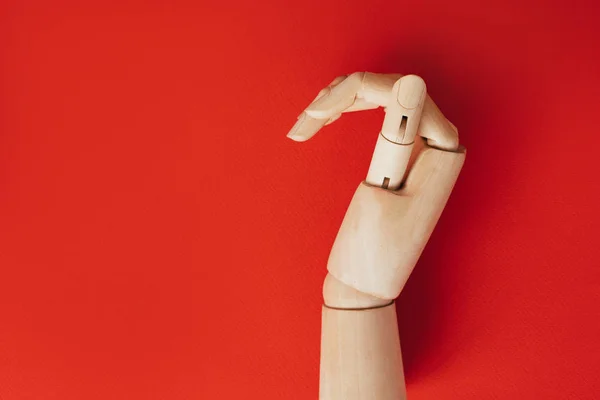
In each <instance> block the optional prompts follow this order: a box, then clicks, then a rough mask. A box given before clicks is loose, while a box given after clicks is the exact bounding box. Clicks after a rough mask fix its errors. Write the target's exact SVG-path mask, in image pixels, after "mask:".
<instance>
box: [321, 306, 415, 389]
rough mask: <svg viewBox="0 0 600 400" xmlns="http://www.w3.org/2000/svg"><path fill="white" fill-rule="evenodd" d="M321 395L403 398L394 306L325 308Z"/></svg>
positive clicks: (401, 369) (402, 381)
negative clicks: (349, 308) (359, 308)
mask: <svg viewBox="0 0 600 400" xmlns="http://www.w3.org/2000/svg"><path fill="white" fill-rule="evenodd" d="M319 393H320V395H319V399H320V400H403V399H405V398H406V392H405V389H404V371H403V367H402V355H401V353H400V338H399V336H398V322H397V319H396V307H395V304H394V303H392V304H390V305H388V306H385V307H380V308H374V309H369V310H338V309H332V308H328V307H325V306H324V307H323V315H322V333H321V384H320V391H319Z"/></svg>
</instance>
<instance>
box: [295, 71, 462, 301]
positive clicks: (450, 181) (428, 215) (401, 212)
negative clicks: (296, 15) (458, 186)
mask: <svg viewBox="0 0 600 400" xmlns="http://www.w3.org/2000/svg"><path fill="white" fill-rule="evenodd" d="M403 82H404V83H403ZM402 85H404V86H402ZM419 85H422V86H419ZM402 89H404V91H402ZM421 89H422V90H421ZM395 99H398V101H397V102H395V101H394V100H395ZM419 99H421V100H420V101H419ZM411 102H412V103H413V104H412V106H405V105H406V104H408V103H411ZM379 106H382V107H385V109H386V120H385V121H384V124H383V128H382V133H381V135H380V137H379V141H378V145H377V147H376V150H375V154H374V157H373V161H372V163H371V169H370V170H369V174H368V176H367V181H366V182H363V183H361V184H360V185H359V187H358V189H357V190H356V193H355V194H354V197H353V199H352V201H351V203H350V206H349V208H348V211H347V213H346V216H345V218H344V221H343V223H342V225H341V227H340V230H339V233H338V235H337V238H336V240H335V243H334V245H333V248H332V251H331V255H330V257H329V262H328V266H327V269H328V271H329V274H330V275H329V276H328V277H327V279H326V281H325V285H324V296H325V302H326V304H327V305H331V306H334V307H340V308H363V307H364V308H368V307H370V306H380V305H382V304H389V302H390V301H392V300H393V299H395V298H396V297H397V296H398V294H399V293H400V291H401V290H402V288H403V287H404V284H405V283H406V281H407V279H408V277H409V275H410V273H411V272H412V270H413V268H414V266H415V264H416V262H417V260H418V258H419V256H420V254H421V252H422V251H423V248H424V247H425V245H426V243H427V240H428V239H429V237H430V235H431V233H432V231H433V228H434V227H435V224H436V223H437V220H438V218H439V217H440V214H441V212H442V210H443V208H444V206H445V204H446V201H447V200H448V197H449V196H450V193H451V191H452V188H453V186H454V183H455V182H456V179H457V177H458V174H459V173H460V170H461V168H462V165H463V163H464V159H465V153H466V152H465V149H464V148H462V147H459V145H458V132H457V130H456V127H454V125H453V124H452V123H450V121H448V120H447V119H446V118H445V117H444V115H443V114H442V113H441V111H440V110H439V109H438V108H437V106H436V105H435V103H434V102H433V101H432V100H431V98H430V97H429V96H426V94H425V86H424V83H423V82H422V80H421V79H420V78H418V77H415V76H414V75H413V76H405V77H402V75H399V74H389V75H384V74H372V73H366V72H360V73H353V74H351V75H349V76H347V77H346V76H343V77H338V78H336V79H335V80H334V81H333V82H332V83H331V84H330V85H329V86H328V87H327V88H325V89H323V90H322V91H321V92H320V93H319V95H318V96H317V97H316V98H315V100H314V101H313V102H312V103H311V104H310V105H309V106H308V107H307V108H306V110H305V111H304V112H303V113H302V114H301V115H300V116H299V117H298V122H297V123H296V124H295V125H294V127H293V128H292V130H291V131H290V133H289V134H288V137H290V138H291V139H293V140H295V141H299V142H302V141H305V140H308V139H309V138H311V137H312V136H314V134H315V133H316V132H318V131H319V130H320V129H321V128H322V127H323V126H325V125H327V124H330V123H331V122H333V121H335V120H336V119H338V118H339V117H340V116H341V114H342V113H343V112H351V111H360V110H367V109H373V108H377V107H379ZM407 116H408V117H407ZM405 118H407V121H405V120H404V119H405ZM401 121H404V122H401ZM415 121H416V122H415ZM403 124H404V125H403ZM415 134H418V135H419V136H421V137H423V138H426V139H427V143H426V144H425V146H424V150H423V151H422V152H421V153H420V154H419V155H418V157H417V160H416V161H415V163H414V165H413V167H412V169H411V170H410V171H408V172H406V165H407V164H408V157H409V156H410V153H411V151H412V144H413V142H414V137H415ZM380 142H381V144H382V147H381V148H382V149H383V150H379V152H378V149H380V147H379V146H380ZM389 143H392V145H390V144H389ZM385 146H392V149H391V150H386V148H384V147H385ZM400 158H405V159H404V160H401V161H398V159H400ZM382 160H383V161H382ZM394 163H395V164H398V165H394ZM386 169H387V170H386ZM389 169H395V171H393V172H390V171H388V170H389ZM382 170H383V171H382ZM383 176H385V179H384V180H383V182H382V181H381V179H380V178H381V177H383ZM389 176H392V182H396V185H391V186H390V187H388V186H387V185H388V184H389V181H390V179H389V178H387V177H389ZM394 176H395V178H394ZM405 176H406V178H404V177H405ZM386 180H387V182H386ZM382 187H383V188H382ZM386 189H394V190H386Z"/></svg>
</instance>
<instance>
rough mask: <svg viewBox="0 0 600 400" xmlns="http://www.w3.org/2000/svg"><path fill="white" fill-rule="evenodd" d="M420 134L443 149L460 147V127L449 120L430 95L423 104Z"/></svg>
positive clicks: (432, 144)
mask: <svg viewBox="0 0 600 400" xmlns="http://www.w3.org/2000/svg"><path fill="white" fill-rule="evenodd" d="M419 136H422V137H424V138H426V139H427V144H429V145H430V146H432V147H435V148H438V149H442V150H456V149H458V144H459V142H458V129H456V127H455V126H454V124H452V123H451V122H450V121H448V119H447V118H446V117H445V116H444V114H442V111H440V109H439V108H438V106H437V105H436V104H435V103H434V102H433V100H432V99H431V97H429V96H427V99H426V100H425V105H424V106H423V112H422V114H421V123H420V124H419Z"/></svg>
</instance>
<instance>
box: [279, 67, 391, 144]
mask: <svg viewBox="0 0 600 400" xmlns="http://www.w3.org/2000/svg"><path fill="white" fill-rule="evenodd" d="M400 76H401V75H399V74H373V73H369V72H355V73H353V74H351V75H349V76H348V77H343V79H339V78H338V79H337V80H334V82H332V84H330V85H329V86H328V87H327V88H325V89H323V90H322V91H321V92H320V93H319V95H318V96H317V97H316V98H315V100H313V102H312V103H311V104H310V105H309V106H308V107H307V108H306V110H304V112H303V113H302V114H300V116H299V117H298V122H296V124H295V125H294V126H293V127H292V129H291V131H290V133H288V137H289V138H291V139H292V140H295V141H297V142H303V141H306V140H308V139H310V138H311V137H313V136H314V135H315V134H316V133H317V132H318V131H319V130H320V129H321V128H322V127H323V126H325V125H328V124H331V123H332V122H334V121H335V120H337V119H338V118H340V116H341V114H342V113H344V112H354V111H363V110H371V109H374V108H377V107H381V106H386V105H387V103H388V101H389V98H390V93H391V90H392V87H393V85H394V82H395V81H396V80H397V79H398V78H399V77H400Z"/></svg>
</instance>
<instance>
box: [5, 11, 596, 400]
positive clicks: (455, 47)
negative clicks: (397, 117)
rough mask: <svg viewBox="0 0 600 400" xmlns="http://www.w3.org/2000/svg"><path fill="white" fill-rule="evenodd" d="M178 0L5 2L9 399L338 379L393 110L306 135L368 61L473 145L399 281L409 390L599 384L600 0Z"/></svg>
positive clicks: (287, 393)
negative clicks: (311, 108) (353, 245)
mask: <svg viewBox="0 0 600 400" xmlns="http://www.w3.org/2000/svg"><path fill="white" fill-rule="evenodd" d="M50 3H53V4H50ZM164 3H165V4H159V2H145V3H142V2H139V3H135V2H129V1H127V2H118V3H117V2H115V3H106V2H95V4H94V3H93V2H87V3H86V4H85V5H81V4H77V3H72V4H70V3H61V2H48V4H46V3H45V2H37V3H34V2H30V1H5V2H3V5H2V6H1V10H2V12H1V17H0V18H1V20H0V38H1V39H0V55H1V59H2V61H1V62H0V68H1V74H0V79H1V80H0V85H1V91H0V93H1V94H0V124H1V125H0V399H2V400H14V399H61V400H66V399H192V398H195V399H302V400H304V399H316V398H317V393H318V361H319V335H320V333H319V332H320V305H321V293H320V292H321V284H322V280H323V278H324V276H325V264H326V261H327V256H328V252H329V249H330V247H331V244H332V242H333V239H334V237H335V233H336V231H337V228H338V226H339V224H340V222H341V219H342V217H343V214H344V212H345V209H346V207H347V205H348V202H349V200H350V197H351V195H352V193H353V191H354V189H355V188H356V186H357V184H358V182H359V181H361V180H362V179H363V178H364V176H365V174H366V171H367V167H368V163H369V161H370V157H371V153H372V149H373V146H374V143H375V140H376V135H377V131H378V127H379V126H380V124H381V121H382V113H381V112H380V111H379V112H369V113H361V114H353V115H349V116H345V117H344V118H342V119H341V120H340V121H338V122H337V123H336V124H334V125H332V126H331V127H328V128H327V129H326V130H325V131H324V132H322V133H320V134H319V135H317V137H315V138H314V139H313V140H311V141H310V142H307V143H304V144H298V143H294V142H292V141H290V140H288V139H286V138H285V134H286V133H287V130H288V129H289V128H290V127H291V126H292V124H293V123H294V121H295V118H296V116H297V115H298V114H299V113H300V111H301V110H302V108H303V107H305V106H306V105H307V104H308V102H309V101H310V100H311V99H312V98H313V97H314V96H315V95H316V93H317V92H318V91H319V90H320V89H321V88H322V87H324V86H325V85H326V84H328V83H329V82H330V81H331V80H332V79H333V78H334V77H335V76H337V75H340V74H342V73H349V72H353V71H364V70H367V71H374V72H401V73H417V74H420V75H422V76H423V77H424V78H425V80H426V82H427V83H428V90H429V93H430V94H431V95H432V97H433V98H434V99H435V100H436V102H437V103H438V105H439V106H440V108H441V109H442V110H443V111H444V113H445V114H446V115H447V116H448V118H449V119H450V120H452V121H453V122H454V123H455V124H456V125H457V126H458V127H459V130H460V134H461V142H462V143H463V144H464V145H465V146H466V147H467V148H468V156H467V162H466V165H465V167H464V169H463V172H462V175H461V176H460V178H459V181H458V183H457V186H456V188H455V191H454V194H453V195H452V198H451V199H450V201H449V203H448V206H447V208H446V211H445V213H444V215H443V217H442V218H441V220H440V223H439V225H438V227H437V229H436V231H435V233H434V235H433V237H432V239H431V241H430V243H429V245H428V247H427V249H426V251H425V253H424V254H423V257H422V259H421V261H420V262H419V264H418V266H417V268H416V270H415V273H414V274H413V276H412V277H411V279H410V281H409V283H408V285H407V287H406V289H405V291H404V292H403V294H402V295H401V297H400V299H399V301H398V311H399V323H400V329H401V337H402V344H403V355H404V360H405V364H406V373H407V382H408V392H409V396H410V398H411V399H413V400H417V399H509V398H510V399H594V398H600V379H599V377H598V366H599V365H600V350H599V347H600V345H599V342H598V341H599V338H600V313H599V311H598V304H599V302H600V272H599V271H600V245H599V243H598V235H599V230H598V225H599V223H600V206H599V203H598V202H599V198H600V183H599V181H600V180H599V179H598V172H599V170H600V169H599V168H598V166H599V163H598V148H599V146H600V134H599V133H598V127H599V125H600V122H599V120H598V114H599V111H598V107H599V105H600V73H599V72H600V68H599V67H600V55H599V43H600V40H599V39H600V28H599V24H598V20H599V17H600V7H599V6H598V5H596V2H593V1H587V2H585V1H569V2H558V1H556V2H553V1H548V2H546V3H545V4H544V3H541V2H538V3H533V2H525V1H508V2H507V1H501V2H500V1H498V2H489V3H487V4H483V3H485V2H477V1H469V0H465V1H463V0H456V1H451V2H448V1H420V2H418V3H416V2H415V3H409V2H399V1H396V2H387V1H381V0H377V1H368V2H367V1H318V0H306V1H302V2H294V3H291V4H288V2H284V1H270V2H268V3H267V2H257V3H252V2H242V1H229V2H227V1H221V2H214V3H200V4H198V3H197V4H193V3H189V4H184V3H181V2H177V3H171V4H167V2H164Z"/></svg>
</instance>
